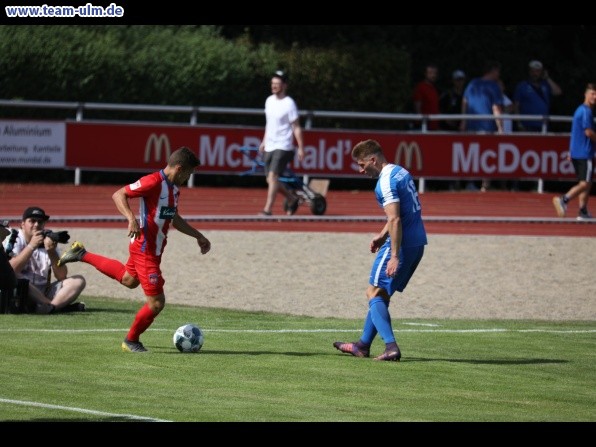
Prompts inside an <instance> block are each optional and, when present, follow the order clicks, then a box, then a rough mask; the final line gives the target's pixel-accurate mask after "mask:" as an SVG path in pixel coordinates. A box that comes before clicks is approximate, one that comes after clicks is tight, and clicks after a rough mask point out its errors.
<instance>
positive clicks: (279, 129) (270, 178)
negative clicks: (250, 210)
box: [259, 71, 304, 216]
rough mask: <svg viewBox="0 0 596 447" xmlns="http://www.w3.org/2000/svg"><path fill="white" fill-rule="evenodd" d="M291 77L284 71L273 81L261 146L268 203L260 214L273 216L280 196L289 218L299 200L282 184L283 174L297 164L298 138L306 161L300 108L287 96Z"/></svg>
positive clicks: (300, 154)
mask: <svg viewBox="0 0 596 447" xmlns="http://www.w3.org/2000/svg"><path fill="white" fill-rule="evenodd" d="M287 88H288V77H287V75H286V73H284V72H283V71H276V72H275V74H274V75H273V77H272V78H271V95H270V96H269V97H268V98H267V100H266V101H265V117H266V125H265V134H264V135H263V141H262V142H261V144H260V146H259V152H261V153H264V162H265V177H266V179H267V185H268V187H267V201H266V202H265V207H264V208H263V211H261V213H260V214H262V215H264V216H271V214H272V212H273V204H274V203H275V196H277V193H278V192H280V193H282V194H283V195H284V196H285V197H286V198H287V200H288V207H287V214H290V215H291V214H294V213H295V212H296V209H297V208H298V197H295V196H294V195H293V194H292V193H291V192H290V191H289V190H288V189H287V188H286V187H285V186H284V184H283V183H282V182H281V181H280V180H279V177H280V176H281V175H282V173H283V171H284V170H285V169H286V167H287V166H288V163H291V162H292V160H294V153H295V146H294V138H295V139H296V143H298V159H299V160H303V159H304V142H303V139H302V127H300V117H299V115H298V108H297V107H296V103H295V102H294V100H293V99H292V98H291V97H290V96H288V95H287V93H286V90H287Z"/></svg>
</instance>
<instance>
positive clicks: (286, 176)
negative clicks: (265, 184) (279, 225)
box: [240, 146, 329, 216]
mask: <svg viewBox="0 0 596 447" xmlns="http://www.w3.org/2000/svg"><path fill="white" fill-rule="evenodd" d="M240 150H241V151H242V154H243V155H244V156H245V157H246V158H247V159H248V160H250V162H251V163H252V167H251V169H249V170H248V171H245V172H242V173H241V174H240V175H254V174H263V173H264V172H265V171H264V169H265V162H264V161H263V158H262V157H261V154H260V152H259V148H258V147H252V146H242V147H241V148H240ZM279 180H280V181H281V182H283V183H284V185H285V186H286V188H287V189H288V191H289V192H290V193H291V194H292V195H293V196H294V197H296V199H297V200H292V201H290V200H288V199H287V198H285V199H284V202H283V207H284V211H286V212H287V211H290V212H291V213H292V214H294V213H295V212H296V210H297V209H298V207H299V206H300V205H301V204H303V203H307V204H309V205H310V211H311V212H312V213H313V214H314V215H316V216H320V215H322V214H325V211H326V210H327V200H326V199H325V195H324V194H325V192H326V189H327V187H328V185H329V181H328V180H323V181H315V180H313V181H311V182H309V184H308V185H307V184H306V183H304V182H303V181H302V179H301V178H300V177H298V176H297V175H296V174H295V173H294V171H292V169H291V168H290V167H289V166H288V167H286V169H285V170H284V172H283V173H282V175H281V177H280V178H279ZM313 182H320V183H321V184H322V191H323V193H321V192H317V191H315V190H314V189H312V188H311V186H309V185H311V184H313Z"/></svg>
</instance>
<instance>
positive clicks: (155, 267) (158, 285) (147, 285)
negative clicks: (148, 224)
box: [122, 253, 166, 352]
mask: <svg viewBox="0 0 596 447" xmlns="http://www.w3.org/2000/svg"><path fill="white" fill-rule="evenodd" d="M135 259H136V261H137V262H135ZM160 261H161V260H160V258H154V257H150V256H146V255H141V254H135V253H131V258H130V259H129V263H128V264H127V268H128V266H129V264H130V265H133V264H134V267H135V268H136V274H137V275H138V281H140V283H141V287H142V288H143V291H144V292H145V299H146V302H145V304H144V305H143V307H141V309H139V311H138V312H137V314H136V315H135V319H134V321H133V322H132V325H131V326H130V329H129V331H128V334H127V335H126V337H125V339H124V341H123V342H122V350H123V351H128V352H145V351H147V349H146V348H145V347H144V346H143V344H142V343H141V341H140V337H141V334H143V333H144V332H145V331H146V330H147V329H148V328H149V326H151V324H152V323H153V320H155V317H157V315H159V313H160V312H161V311H162V310H163V308H164V306H165V302H166V297H165V294H164V290H163V286H164V284H165V280H164V279H163V276H162V274H161V269H160V265H159V264H160Z"/></svg>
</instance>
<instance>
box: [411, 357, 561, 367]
mask: <svg viewBox="0 0 596 447" xmlns="http://www.w3.org/2000/svg"><path fill="white" fill-rule="evenodd" d="M401 361H402V362H404V361H406V362H451V363H470V364H472V365H541V364H546V363H569V361H568V360H556V359H432V358H422V357H407V358H405V359H404V358H402V360H401Z"/></svg>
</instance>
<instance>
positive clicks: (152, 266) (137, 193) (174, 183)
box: [59, 147, 211, 352]
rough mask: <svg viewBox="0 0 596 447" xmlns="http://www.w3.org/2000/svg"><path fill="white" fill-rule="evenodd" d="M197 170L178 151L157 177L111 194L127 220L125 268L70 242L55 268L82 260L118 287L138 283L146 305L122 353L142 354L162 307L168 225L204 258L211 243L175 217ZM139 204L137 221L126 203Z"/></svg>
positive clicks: (186, 152)
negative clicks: (193, 241) (191, 242)
mask: <svg viewBox="0 0 596 447" xmlns="http://www.w3.org/2000/svg"><path fill="white" fill-rule="evenodd" d="M199 165H200V162H199V160H198V158H197V156H196V155H195V154H194V153H193V152H192V151H191V150H190V149H189V148H188V147H181V148H179V149H177V150H176V151H174V152H173V153H172V154H171V155H170V158H169V159H168V165H167V166H166V167H165V168H164V169H162V170H160V171H157V172H153V173H152V174H148V175H146V176H144V177H141V178H140V179H139V180H137V181H136V182H135V183H132V184H130V185H126V186H124V187H122V188H120V189H119V190H118V191H116V192H115V193H114V194H113V195H112V199H113V200H114V203H115V204H116V207H117V208H118V211H120V213H121V214H122V215H123V216H124V217H126V219H127V220H128V237H130V238H131V239H130V244H129V248H128V250H129V253H130V255H129V258H128V261H127V262H126V265H124V264H122V263H121V262H120V261H118V260H116V259H111V258H107V257H105V256H101V255H98V254H96V253H91V252H89V251H87V250H86V249H85V247H84V246H83V244H82V243H81V242H78V241H77V242H74V243H73V244H72V246H71V248H70V249H69V250H68V251H66V252H65V253H64V254H63V255H62V256H61V258H60V261H59V264H60V265H62V264H66V263H69V262H77V261H82V262H86V263H87V264H91V265H92V266H94V267H95V268H96V269H97V270H98V271H100V272H101V273H103V274H104V275H107V276H109V277H110V278H113V279H115V280H116V281H118V282H120V283H121V284H122V285H124V286H125V287H128V288H129V289H134V288H136V287H137V286H138V285H139V284H140V285H141V287H142V288H143V292H144V293H145V297H146V303H145V305H144V306H143V307H141V309H140V310H139V311H138V312H137V315H136V317H135V319H134V321H133V323H132V325H131V327H130V329H129V331H128V334H127V335H126V338H125V339H124V341H123V342H122V350H123V351H125V352H145V351H147V349H146V348H145V347H144V346H143V343H141V341H140V340H139V338H140V336H141V334H142V333H143V332H145V331H146V330H147V328H149V326H150V325H151V323H153V320H154V319H155V317H156V316H157V315H159V313H160V312H161V311H162V310H163V308H164V305H165V301H166V298H165V295H164V289H163V286H164V282H165V281H164V278H163V277H162V274H161V269H160V263H161V256H162V254H163V251H164V249H165V247H166V243H167V236H168V230H169V229H170V225H173V226H174V228H175V229H176V230H178V231H180V232H182V233H184V234H186V235H188V236H190V237H194V238H195V239H196V240H197V244H198V246H199V248H200V250H201V253H202V254H205V253H207V252H208V251H209V250H210V249H211V242H210V241H209V240H208V239H207V238H206V237H205V236H203V234H202V233H201V232H200V231H198V230H197V229H195V228H193V227H192V226H191V225H190V224H189V223H188V222H186V220H184V219H183V218H182V217H181V216H180V215H179V214H178V208H177V207H178V198H179V196H180V189H179V187H180V186H182V185H184V184H185V183H186V182H187V181H188V179H189V177H190V175H191V174H192V173H193V171H194V170H195V168H196V167H197V166H199ZM135 197H138V198H139V199H140V218H139V220H137V219H136V217H135V215H134V213H133V212H132V210H131V209H130V205H129V199H131V198H135Z"/></svg>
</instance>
